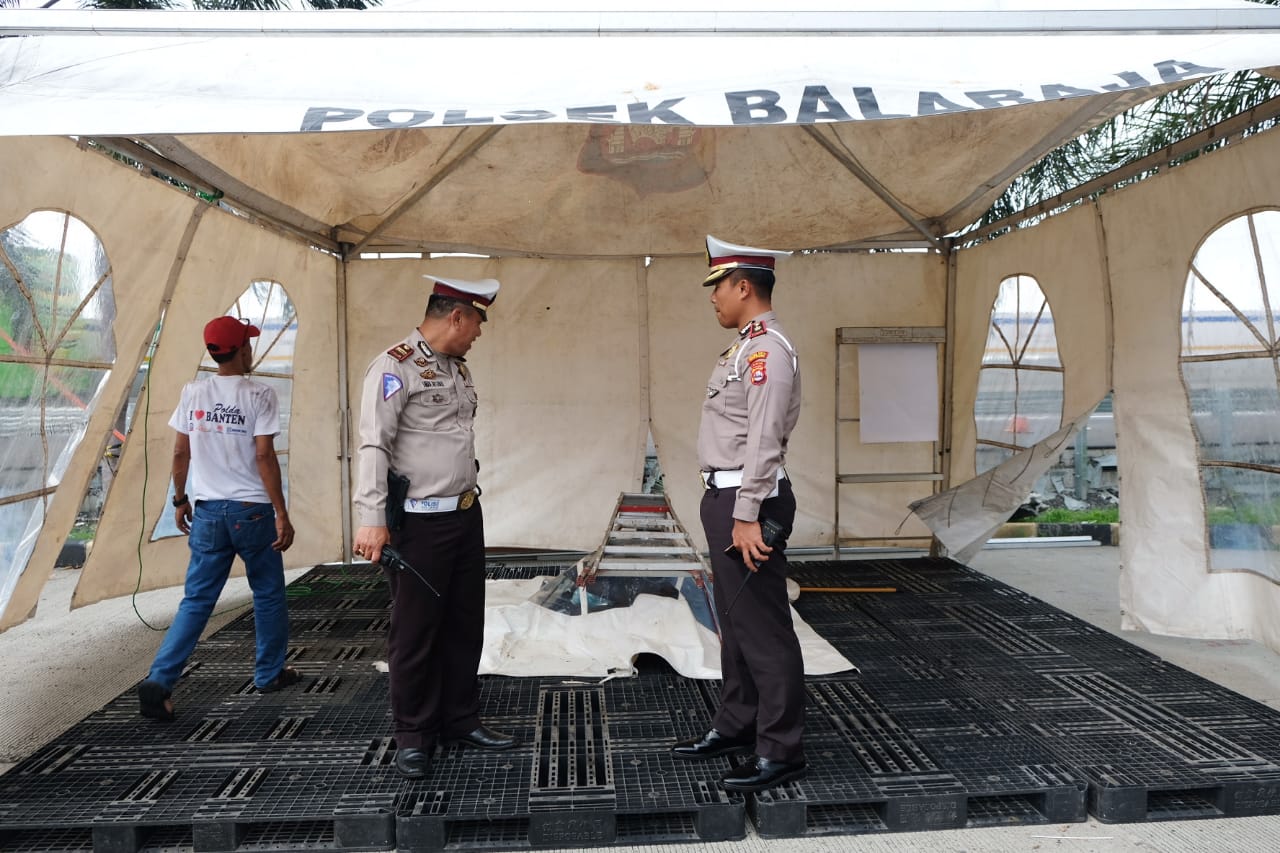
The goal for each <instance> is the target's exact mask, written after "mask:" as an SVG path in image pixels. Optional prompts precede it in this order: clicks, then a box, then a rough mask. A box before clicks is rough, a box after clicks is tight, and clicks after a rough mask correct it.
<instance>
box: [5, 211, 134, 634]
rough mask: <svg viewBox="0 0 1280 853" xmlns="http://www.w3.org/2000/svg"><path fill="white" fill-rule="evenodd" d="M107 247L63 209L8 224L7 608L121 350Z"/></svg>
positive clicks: (6, 257)
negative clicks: (49, 504) (117, 343)
mask: <svg viewBox="0 0 1280 853" xmlns="http://www.w3.org/2000/svg"><path fill="white" fill-rule="evenodd" d="M114 322H115V295H114V292H113V290H112V282H111V264H110V262H109V261H108V259H107V253H106V249H105V248H104V247H103V245H102V241H101V240H99V239H98V236H97V235H96V234H95V233H94V232H93V230H92V229H91V228H90V227H89V226H88V225H87V224H85V223H84V222H83V221H81V220H80V219H77V218H76V217H75V216H72V215H71V214H70V213H66V212H64V211H60V210H36V211H33V212H32V213H30V214H29V215H27V216H26V217H25V218H24V219H22V220H21V221H20V222H17V223H15V224H12V225H10V226H8V227H5V228H3V230H0V611H3V609H4V607H5V605H6V604H7V603H8V601H9V597H10V595H11V594H12V592H13V589H14V587H15V585H16V584H17V581H18V578H19V577H21V575H22V573H23V572H24V571H25V570H26V567H27V563H28V561H29V560H30V558H31V554H32V551H33V550H34V548H35V544H36V539H37V537H38V536H39V534H40V529H41V527H42V525H43V524H44V518H45V513H46V511H47V509H48V503H49V500H50V498H51V496H52V495H53V493H54V490H55V489H56V488H57V487H58V485H59V484H60V483H61V481H62V478H63V477H64V476H65V474H66V472H67V467H68V465H70V463H71V459H72V456H73V455H74V454H75V451H76V448H77V447H79V445H80V442H81V440H82V439H83V438H84V434H85V429H86V427H87V426H88V423H89V418H90V416H91V415H92V414H93V412H94V410H95V409H96V407H97V405H98V401H99V397H100V395H101V392H102V389H103V388H104V387H105V386H106V383H107V380H108V378H109V377H110V375H111V369H112V367H113V366H114V364H115V360H116V344H115V333H114V330H113V324H114Z"/></svg>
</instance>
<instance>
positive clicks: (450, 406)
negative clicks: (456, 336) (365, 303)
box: [355, 329, 478, 527]
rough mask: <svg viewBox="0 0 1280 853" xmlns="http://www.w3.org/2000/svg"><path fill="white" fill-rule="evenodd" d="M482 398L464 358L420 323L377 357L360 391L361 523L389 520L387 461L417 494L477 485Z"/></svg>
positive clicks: (358, 486)
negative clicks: (430, 339) (439, 348)
mask: <svg viewBox="0 0 1280 853" xmlns="http://www.w3.org/2000/svg"><path fill="white" fill-rule="evenodd" d="M477 399H478V398H477V397H476V389H475V386H474V385H472V384H471V372H470V371H469V370H467V367H466V365H465V364H464V363H463V359H461V358H455V357H454V356H448V355H444V354H442V353H436V352H433V351H432V349H431V347H430V346H429V345H428V344H427V342H426V341H425V340H423V338H422V333H421V332H419V331H418V330H417V329H414V331H413V334H412V335H410V336H409V337H407V338H405V339H404V341H402V342H401V343H398V344H396V345H395V346H394V347H392V348H391V349H389V350H388V351H387V352H385V353H383V354H382V355H380V356H378V357H377V358H375V359H374V360H373V363H372V364H370V365H369V369H368V371H366V372H365V376H364V385H363V387H362V390H361V393H360V449H359V451H357V454H356V459H357V462H358V466H359V467H358V473H357V475H356V491H355V504H356V511H357V513H358V515H359V518H360V524H361V525H363V526H369V527H380V526H382V525H385V524H386V523H387V522H386V515H385V511H386V501H387V468H391V469H392V470H394V471H395V472H396V473H398V474H403V475H404V476H406V477H408V478H409V497H411V498H440V497H452V496H454V495H460V494H462V493H463V492H466V491H467V490H469V489H474V488H475V485H476V461H475V459H476V445H475V433H474V432H473V427H474V425H475V417H476V402H477Z"/></svg>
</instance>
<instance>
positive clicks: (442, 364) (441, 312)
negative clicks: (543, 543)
mask: <svg viewBox="0 0 1280 853" xmlns="http://www.w3.org/2000/svg"><path fill="white" fill-rule="evenodd" d="M425 278H427V279H428V280H430V281H432V282H433V287H432V292H431V296H430V298H429V300H428V302H427V311H426V316H425V317H424V318H423V320H422V325H420V326H418V328H417V329H415V330H414V331H413V334H411V335H409V337H407V338H405V339H404V340H403V341H401V342H400V343H398V344H396V345H395V346H393V347H392V348H391V349H389V350H387V351H386V352H385V353H383V354H382V355H379V356H378V357H377V358H375V359H374V360H373V363H372V364H370V365H369V369H368V371H367V372H366V374H365V378H364V385H363V389H362V392H361V396H360V449H359V452H358V456H357V459H358V462H359V473H358V475H357V482H356V493H355V504H356V510H357V513H358V515H359V521H360V529H359V530H358V531H357V532H356V537H355V546H354V549H353V550H354V552H355V554H356V556H362V557H366V558H368V559H369V560H371V561H372V562H373V563H375V564H376V563H378V561H379V559H380V558H381V556H382V548H383V546H384V545H387V544H390V545H391V546H392V547H394V548H395V549H396V550H397V551H398V552H399V553H400V555H401V556H402V557H403V558H404V560H405V562H406V563H408V564H409V566H410V567H412V572H406V571H403V570H400V571H397V570H393V569H387V570H386V571H387V579H388V581H389V582H390V585H391V596H392V599H391V630H390V633H389V635H388V638H387V656H388V664H389V669H390V674H391V716H392V719H393V723H394V729H395V737H396V746H397V751H396V769H397V770H398V771H399V772H400V773H401V775H403V776H407V777H409V778H411V779H417V778H421V777H423V776H425V775H426V774H427V771H428V770H429V769H430V764H431V753H432V751H433V750H434V747H435V744H436V741H437V740H438V739H441V738H443V739H444V740H445V741H446V742H457V743H462V744H465V745H469V746H473V747H477V748H480V749H493V750H498V749H510V748H511V747H513V746H515V745H516V739H515V738H513V737H511V736H509V735H506V734H502V733H500V732H495V731H493V730H492V729H489V728H487V727H486V726H484V725H483V724H482V723H481V721H480V701H479V682H478V680H477V676H476V672H477V670H478V668H479V665H480V653H481V650H482V648H483V645H484V581H485V567H484V516H483V514H482V512H481V509H480V502H479V500H478V494H479V493H478V490H477V489H476V471H477V470H478V467H479V466H478V465H477V463H476V455H475V435H474V433H473V426H474V423H475V415H476V403H477V396H476V389H475V386H474V384H473V383H472V379H471V373H470V372H469V371H468V370H467V365H466V359H465V358H464V356H465V355H466V354H467V352H468V350H470V349H471V345H472V343H474V342H475V340H476V338H478V337H480V324H481V323H483V322H484V321H485V320H486V319H488V317H487V314H486V311H487V309H488V308H489V306H490V305H491V304H492V303H493V300H494V298H495V297H496V296H497V293H498V287H499V285H498V282H496V281H494V280H493V279H486V280H483V281H461V280H457V279H445V278H437V277H435V276H425ZM389 471H390V472H391V473H392V477H391V480H392V482H393V484H394V483H396V482H398V483H400V484H401V486H402V485H403V480H402V479H400V478H406V479H407V481H408V484H407V488H405V489H403V490H402V491H401V492H400V493H398V494H396V493H393V492H392V489H393V488H396V486H395V485H391V486H389V483H388V472H389ZM389 494H392V495H394V496H392V497H390V498H389ZM389 499H390V502H391V503H392V504H393V506H391V507H390V509H391V510H392V512H391V513H389V512H388V509H389V507H388V501H389ZM400 510H403V512H402V513H401V512H400ZM397 516H402V518H397ZM389 518H390V519H391V523H392V527H395V526H397V525H398V528H399V529H389V526H388V519H389Z"/></svg>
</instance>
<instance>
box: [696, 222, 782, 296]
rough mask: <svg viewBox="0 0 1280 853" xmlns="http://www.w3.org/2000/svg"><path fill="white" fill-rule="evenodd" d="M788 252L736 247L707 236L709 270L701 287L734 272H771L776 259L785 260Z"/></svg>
mask: <svg viewBox="0 0 1280 853" xmlns="http://www.w3.org/2000/svg"><path fill="white" fill-rule="evenodd" d="M790 254H791V253H790V252H775V251H774V250H773V249H757V248H755V247H754V246H736V245H734V244H733V243H726V242H724V241H723V240H717V239H716V238H715V237H712V236H711V235H710V234H708V235H707V266H709V267H710V268H711V269H710V271H709V272H708V274H707V277H706V278H704V279H703V280H702V284H703V286H706V285H708V284H715V283H716V282H717V281H719V280H720V279H722V278H724V277H725V276H727V275H728V274H729V273H731V272H733V271H734V270H742V269H749V270H768V271H769V272H773V267H774V264H775V263H777V261H778V258H785V257H787V256H788V255H790Z"/></svg>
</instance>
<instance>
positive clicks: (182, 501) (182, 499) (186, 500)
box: [173, 495, 190, 507]
mask: <svg viewBox="0 0 1280 853" xmlns="http://www.w3.org/2000/svg"><path fill="white" fill-rule="evenodd" d="M189 502H190V499H189V498H188V497H187V496H186V495H183V496H182V497H178V496H177V495H174V496H173V505H174V506H175V507H180V506H182V505H183V504H186V503H189Z"/></svg>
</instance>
